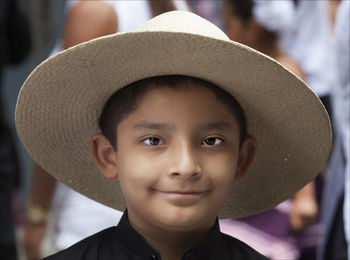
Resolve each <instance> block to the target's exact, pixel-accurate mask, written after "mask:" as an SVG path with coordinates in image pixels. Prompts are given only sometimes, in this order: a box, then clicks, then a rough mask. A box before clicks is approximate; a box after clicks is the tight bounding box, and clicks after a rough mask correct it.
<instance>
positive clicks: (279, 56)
mask: <svg viewBox="0 0 350 260" xmlns="http://www.w3.org/2000/svg"><path fill="white" fill-rule="evenodd" d="M232 8H233V6H232V5H231V4H230V3H228V2H226V3H225V8H224V9H223V19H224V21H225V24H226V28H227V30H226V34H227V35H228V37H229V38H230V39H231V40H235V41H238V42H241V43H243V44H246V45H248V46H250V47H252V48H254V49H256V50H258V51H260V52H262V53H265V54H266V55H269V56H270V57H272V58H274V59H275V60H277V61H278V62H280V63H281V64H282V65H284V66H285V67H286V68H288V69H289V70H290V71H292V72H293V73H294V74H296V75H297V76H299V77H300V78H301V79H303V80H305V75H304V73H303V71H302V70H301V68H300V66H299V65H298V64H297V63H296V62H295V61H294V60H293V59H291V58H290V57H289V56H288V55H286V54H285V53H284V52H283V51H282V50H281V49H280V48H279V46H278V43H277V41H276V38H274V37H271V34H270V33H269V32H267V31H266V29H264V28H263V27H262V26H260V25H259V24H258V23H257V22H256V21H255V20H254V19H251V20H249V21H247V22H245V23H244V22H243V21H242V20H241V19H239V18H238V17H236V16H234V15H233V12H232ZM317 214H318V206H317V202H316V198H315V184H314V182H310V183H309V184H307V185H306V186H305V187H304V188H303V189H302V190H300V191H299V192H298V193H296V194H295V196H294V199H293V205H292V209H291V211H290V213H289V221H290V226H291V228H292V229H293V230H294V231H300V230H302V229H304V228H305V227H306V226H308V225H310V224H311V223H312V222H314V221H315V219H316V217H317Z"/></svg>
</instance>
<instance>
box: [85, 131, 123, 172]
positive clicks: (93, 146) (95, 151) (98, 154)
mask: <svg viewBox="0 0 350 260" xmlns="http://www.w3.org/2000/svg"><path fill="white" fill-rule="evenodd" d="M90 151H91V154H92V157H93V158H94V161H95V163H96V165H97V167H98V168H99V170H100V171H101V172H102V173H103V175H104V176H105V177H106V178H107V179H115V178H117V177H118V172H117V164H116V151H115V150H114V148H113V146H112V145H111V143H110V142H109V141H108V140H107V138H106V137H105V136H104V135H102V134H100V133H98V134H94V135H93V136H92V137H91V138H90Z"/></svg>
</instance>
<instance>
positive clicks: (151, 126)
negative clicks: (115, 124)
mask: <svg viewBox="0 0 350 260" xmlns="http://www.w3.org/2000/svg"><path fill="white" fill-rule="evenodd" d="M174 128H175V126H171V125H167V124H163V123H155V122H141V123H139V124H137V125H135V126H134V129H143V130H145V129H147V130H171V129H174Z"/></svg>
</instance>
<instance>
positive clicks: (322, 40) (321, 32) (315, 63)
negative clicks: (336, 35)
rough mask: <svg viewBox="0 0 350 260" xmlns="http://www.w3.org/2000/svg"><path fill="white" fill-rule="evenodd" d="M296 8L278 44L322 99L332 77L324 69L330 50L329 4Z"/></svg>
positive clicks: (304, 0)
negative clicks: (289, 26)
mask: <svg viewBox="0 0 350 260" xmlns="http://www.w3.org/2000/svg"><path fill="white" fill-rule="evenodd" d="M295 8H296V9H295V12H294V14H295V16H294V20H293V23H292V27H291V28H290V29H289V30H288V32H286V31H284V32H283V33H282V34H281V37H280V43H281V46H282V48H283V49H284V50H285V51H286V53H287V54H288V55H289V56H291V57H292V58H293V59H294V60H295V61H296V62H298V63H299V64H300V66H301V68H302V70H303V71H304V73H305V74H306V81H307V83H308V84H309V85H310V87H311V88H312V89H313V90H314V91H315V92H316V94H317V95H318V96H319V97H323V96H326V95H328V94H329V92H330V87H329V82H330V80H331V79H329V78H328V76H331V75H330V74H332V72H331V71H330V69H332V68H331V66H327V56H328V53H329V51H330V49H331V37H330V36H331V30H330V28H331V27H330V18H329V13H328V1H308V0H300V1H299V3H298V5H297V6H296V7H295Z"/></svg>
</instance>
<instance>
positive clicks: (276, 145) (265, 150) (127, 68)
mask: <svg viewBox="0 0 350 260" xmlns="http://www.w3.org/2000/svg"><path fill="white" fill-rule="evenodd" d="M174 74H180V75H187V76H192V77H197V78H201V79H204V80H207V81H210V82H212V83H214V84H217V85H219V86H221V87H222V88H223V89H225V90H226V91H228V92H229V93H231V94H232V95H233V96H234V97H235V98H236V99H237V100H238V102H239V103H240V104H241V106H242V108H243V110H244V111H245V113H246V116H247V121H248V132H249V133H250V134H251V135H252V136H253V137H254V138H255V139H256V140H257V144H258V148H257V153H256V158H255V160H254V162H253V165H252V166H251V168H250V169H249V170H248V173H247V175H246V176H245V178H243V179H242V180H241V181H238V182H237V183H236V184H234V186H233V188H232V193H231V195H230V196H229V198H228V199H227V202H226V204H225V205H224V207H223V209H222V211H221V212H220V214H219V216H220V217H222V218H237V217H243V216H247V215H252V214H256V213H258V212H260V211H263V210H266V209H269V208H271V207H273V206H275V205H277V204H278V203H280V202H282V201H283V200H285V199H287V198H289V197H290V196H292V195H293V194H294V193H295V192H297V191H298V190H299V189H300V188H302V187H303V186H304V185H306V184H307V183H308V182H309V181H310V180H312V178H314V176H315V175H316V174H317V173H318V172H319V170H320V169H321V168H322V167H323V165H324V163H325V161H326V159H327V157H328V153H329V151H330V147H331V130H330V124H329V119H328V115H327V113H326V112H325V109H324V107H323V106H322V104H321V102H320V101H319V99H318V98H317V96H316V95H315V94H314V93H313V92H312V91H311V90H310V88H309V87H308V86H307V85H306V84H305V83H304V82H303V81H302V80H300V79H299V78H298V77H296V76H295V75H294V74H292V73H291V72H289V71H288V70H287V69H285V68H284V67H282V66H281V65H280V64H278V63H277V62H275V61H274V60H272V59H270V58H269V57H267V56H265V55H263V54H261V53H258V52H256V51H254V50H252V49H250V48H248V47H246V46H244V45H241V44H238V43H236V42H232V41H230V40H229V39H228V38H227V36H226V35H225V34H224V33H223V32H222V31H221V30H220V29H218V28H217V27H216V26H215V25H213V24H211V23H209V22H208V21H206V20H204V19H202V18H200V17H199V16H197V15H194V14H192V13H188V12H181V11H174V12H170V13H166V14H163V15H160V16H158V17H156V18H153V19H152V20H150V21H149V22H147V23H146V24H145V25H144V26H142V27H141V28H139V29H138V30H137V31H136V32H130V33H123V34H115V35H111V36H106V37H101V38H98V39H95V40H92V41H89V42H86V43H83V44H80V45H78V46H75V47H72V48H70V49H67V50H65V51H63V52H61V53H59V54H57V55H55V56H54V57H51V58H49V59H48V60H46V61H44V62H43V63H42V64H41V65H39V66H38V67H37V68H36V69H35V70H34V71H33V72H32V73H31V74H30V76H29V77H28V79H27V80H26V81H25V83H24V84H23V87H22V89H21V91H20V94H19V98H18V101H17V107H16V127H17V131H18V135H19V137H20V139H21V140H22V142H23V144H24V146H25V147H26V149H27V150H28V152H29V153H30V155H31V156H32V157H33V159H34V160H35V161H37V162H38V163H39V164H40V165H41V166H42V167H43V168H44V169H46V170H47V171H48V172H49V173H50V174H52V175H53V176H55V177H56V178H57V179H58V180H60V181H62V182H63V183H65V184H66V185H68V186H70V187H72V188H73V189H74V190H76V191H78V192H80V193H82V194H84V195H86V196H88V197H90V198H92V199H94V200H96V201H98V202H101V203H103V204H105V205H107V206H110V207H113V208H116V209H118V210H123V209H124V208H125V203H124V199H123V196H122V192H121V189H120V187H119V183H118V180H113V181H111V180H107V179H106V178H105V177H104V176H103V175H102V174H101V173H100V172H99V171H98V169H97V167H96V166H95V165H94V162H93V160H92V156H91V155H90V151H89V140H90V137H91V136H92V135H93V134H94V133H96V132H100V130H99V128H98V125H97V120H98V116H99V115H100V113H101V110H102V108H103V106H104V104H105V102H106V101H107V100H108V98H109V97H110V96H111V95H112V94H113V93H114V92H116V91H117V90H119V89H120V88H122V87H123V86H126V85H127V84H129V83H132V82H135V81H137V80H140V79H143V78H148V77H152V76H160V75H174Z"/></svg>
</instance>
